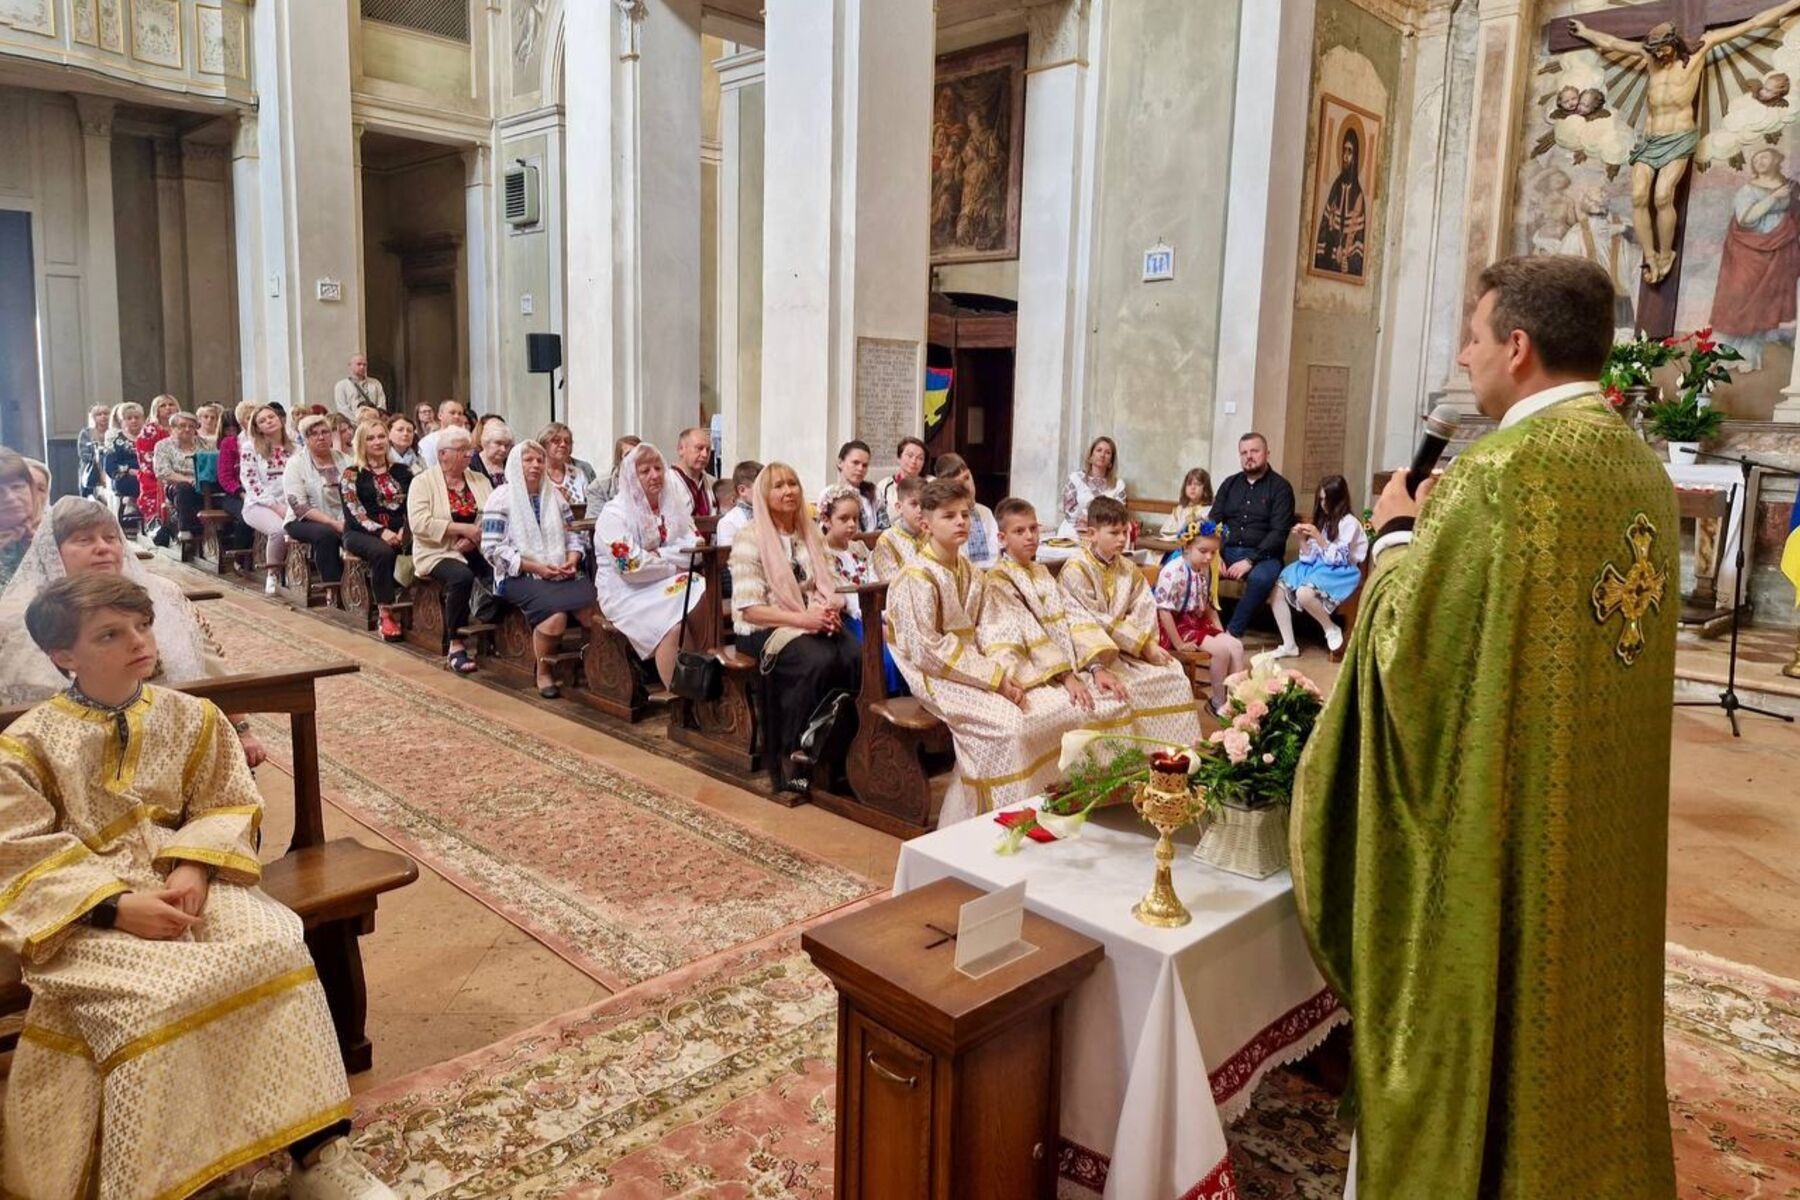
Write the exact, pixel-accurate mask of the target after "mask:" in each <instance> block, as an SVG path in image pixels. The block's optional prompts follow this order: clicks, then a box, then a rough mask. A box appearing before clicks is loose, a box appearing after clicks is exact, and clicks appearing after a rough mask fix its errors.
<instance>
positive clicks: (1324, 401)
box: [1296, 364, 1350, 513]
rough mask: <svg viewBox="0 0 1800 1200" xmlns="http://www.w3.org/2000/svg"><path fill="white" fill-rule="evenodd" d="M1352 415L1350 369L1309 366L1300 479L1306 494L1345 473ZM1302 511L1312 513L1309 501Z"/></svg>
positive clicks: (1307, 370) (1300, 486)
mask: <svg viewBox="0 0 1800 1200" xmlns="http://www.w3.org/2000/svg"><path fill="white" fill-rule="evenodd" d="M1349 415H1350V368H1349V367H1325V366H1319V365H1317V364H1309V365H1308V366H1307V368H1306V410H1305V419H1306V426H1305V428H1306V432H1305V436H1304V440H1303V442H1302V444H1301V452H1300V478H1299V480H1297V481H1296V482H1297V483H1298V485H1299V488H1300V490H1301V491H1303V492H1311V491H1313V490H1315V489H1316V488H1317V487H1318V486H1319V480H1321V479H1323V478H1325V477H1326V476H1327V475H1342V474H1343V473H1344V436H1345V434H1346V433H1347V432H1348V431H1347V430H1346V428H1345V424H1346V422H1347V420H1348V419H1349ZM1299 507H1300V508H1301V509H1302V510H1303V511H1305V512H1308V513H1310V512H1311V511H1312V504H1311V502H1310V501H1307V502H1305V503H1302V504H1300V505H1299Z"/></svg>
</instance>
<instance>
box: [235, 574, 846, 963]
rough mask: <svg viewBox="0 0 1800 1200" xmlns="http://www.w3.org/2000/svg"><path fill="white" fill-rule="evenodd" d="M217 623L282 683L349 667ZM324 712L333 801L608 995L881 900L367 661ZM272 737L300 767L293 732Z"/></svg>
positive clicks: (273, 725) (285, 633)
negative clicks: (320, 667)
mask: <svg viewBox="0 0 1800 1200" xmlns="http://www.w3.org/2000/svg"><path fill="white" fill-rule="evenodd" d="M206 616H207V620H208V623H209V625H210V626H211V627H212V630H213V632H214V634H215V635H216V636H217V637H218V639H219V641H220V642H221V643H222V644H223V645H224V647H225V650H226V653H227V655H228V656H229V658H230V659H231V660H232V661H233V662H238V663H255V664H257V667H258V668H259V669H264V670H281V669H283V668H294V667H300V666H306V665H316V664H318V663H320V662H330V661H338V660H341V659H342V658H343V655H342V654H340V653H339V652H338V651H336V650H335V649H333V648H331V647H329V646H327V645H325V644H323V643H321V642H318V641H315V640H313V639H311V638H308V637H306V636H304V635H302V634H298V633H295V632H293V631H291V630H290V629H288V628H286V627H285V626H284V627H282V628H280V629H279V630H275V629H272V628H271V627H269V626H266V625H263V624H261V623H259V622H257V621H256V620H255V618H254V616H253V614H252V613H251V612H248V611H246V610H244V609H241V608H239V607H237V606H236V605H232V604H226V603H221V604H214V605H210V606H208V608H207V611H206ZM472 694H473V695H476V696H479V695H480V694H481V693H479V692H473V691H472ZM319 701H320V703H319V714H318V727H319V750H320V753H319V757H320V769H321V773H322V775H323V778H324V786H325V789H326V791H327V794H328V795H329V796H330V798H331V800H332V802H333V803H335V804H337V805H338V806H339V807H341V808H342V809H343V810H344V811H345V812H347V813H349V814H350V815H351V816H353V817H355V818H356V819H357V820H359V821H362V822H364V823H365V824H368V825H370V826H371V827H373V828H375V829H377V830H379V831H380V832H381V833H382V835H383V836H385V837H388V838H390V839H392V840H393V841H394V842H395V843H397V844H398V845H400V846H402V847H403V848H405V850H406V851H407V852H408V853H409V854H412V855H413V856H414V857H416V858H418V859H419V860H421V861H422V862H425V863H427V864H429V865H430V866H431V868H432V869H433V870H435V871H437V872H439V873H440V874H442V875H443V876H444V877H445V878H447V879H449V880H450V881H451V882H452V883H454V884H456V885H457V886H458V887H460V888H462V889H463V890H464V891H467V892H468V893H469V894H470V895H472V896H474V897H475V898H476V899H477V900H480V901H481V902H482V903H484V904H486V905H488V906H489V907H490V908H492V909H494V910H495V911H496V912H498V913H500V914H501V915H502V916H504V917H505V918H507V919H508V920H510V921H512V922H513V923H515V924H517V925H518V926H520V927H521V928H522V929H524V930H526V931H527V932H529V933H530V934H531V935H532V936H533V937H535V938H537V939H539V940H540V941H542V942H543V943H544V944H545V945H547V946H549V947H550V948H551V949H552V950H554V951H555V952H556V953H558V954H560V955H562V956H563V957H564V958H566V959H567V960H568V961H569V962H571V963H573V964H574V965H575V966H576V967H578V968H580V969H581V970H583V971H585V972H587V973H588V974H589V975H591V976H593V977H594V978H595V979H596V980H598V981H599V982H601V983H602V984H605V985H606V986H607V987H610V988H614V989H617V988H620V987H627V986H629V985H631V984H634V983H637V982H639V981H641V980H645V979H649V978H652V977H654V976H657V975H661V974H663V973H665V972H667V971H671V970H673V969H675V968H677V967H680V966H681V965H683V964H685V963H689V962H693V961H695V960H697V959H701V958H704V957H706V956H708V955H711V954H715V953H718V952H720V951H723V950H726V949H728V948H730V947H732V946H737V945H741V944H743V943H746V942H750V941H754V940H756V939H758V938H762V937H765V936H767V935H769V934H771V933H774V932H776V931H779V930H781V929H784V928H787V927H789V926H792V925H795V924H797V923H798V922H801V921H804V920H806V919H807V918H810V917H814V916H817V915H819V914H821V913H824V912H828V911H830V910H832V909H834V908H837V907H839V906H841V905H844V904H847V903H849V902H850V901H852V900H855V899H857V898H859V897H862V896H866V895H869V894H871V893H872V892H874V891H876V890H877V888H876V885H875V884H874V883H872V882H871V881H870V880H867V879H864V878H862V877H860V876H858V875H855V874H853V873H851V872H848V871H844V870H841V869H840V868H838V867H836V866H833V865H831V864H830V863H827V862H825V861H823V860H821V859H817V858H814V857H812V856H811V855H808V854H804V853H801V852H799V851H796V850H793V849H791V848H789V847H788V846H786V845H784V844H782V843H781V842H778V841H776V840H774V839H772V838H769V837H766V836H764V835H762V834H760V833H757V832H756V831H754V830H751V829H748V828H746V827H744V826H742V825H739V824H737V823H736V822H734V821H731V820H730V819H729V818H726V817H724V816H721V815H720V814H719V813H717V812H715V811H714V810H712V809H709V808H707V807H706V806H705V805H702V804H699V803H696V802H694V801H690V800H686V799H683V798H682V797H679V796H676V795H673V794H671V793H669V792H667V791H664V790H662V789H660V788H656V787H652V786H650V785H648V784H646V783H644V782H642V781H640V780H638V779H636V778H634V777H632V776H630V775H627V774H625V773H623V772H621V771H618V770H616V769H614V768H613V767H610V766H608V765H607V764H606V763H605V762H604V761H602V760H601V759H599V758H596V757H594V756H592V755H587V754H582V753H580V752H578V751H574V750H570V749H568V748H567V747H566V746H563V745H560V744H557V743H553V742H550V741H548V740H546V739H544V738H541V737H538V736H536V735H535V734H532V733H530V732H527V731H525V730H522V729H519V728H516V727H514V726H512V725H509V724H506V723H504V722H501V721H498V720H495V719H494V718H492V717H491V716H489V715H488V714H487V713H485V712H484V711H483V710H481V709H480V708H477V707H474V706H472V705H469V704H465V703H462V702H460V701H457V700H454V699H450V698H448V697H445V696H443V695H441V694H439V693H437V692H435V691H432V690H429V689H424V688H420V687H418V686H417V685H415V684H412V683H409V682H407V681H406V680H403V679H401V678H399V677H397V676H394V675H391V674H388V673H387V672H384V671H382V670H380V669H378V668H374V667H371V666H369V665H368V664H366V663H365V664H364V665H363V669H362V670H361V672H359V673H358V674H355V675H345V676H339V677H336V678H331V679H325V680H321V681H320V683H319ZM260 732H263V735H264V736H263V740H264V741H265V742H266V743H267V744H268V745H269V747H270V748H271V752H272V753H273V754H274V756H275V757H276V759H277V761H278V762H281V763H282V765H284V766H285V765H286V763H285V755H286V752H287V737H286V722H285V719H284V718H283V719H276V720H270V721H269V722H268V728H267V729H266V730H265V731H260ZM652 900H654V903H651V901H652Z"/></svg>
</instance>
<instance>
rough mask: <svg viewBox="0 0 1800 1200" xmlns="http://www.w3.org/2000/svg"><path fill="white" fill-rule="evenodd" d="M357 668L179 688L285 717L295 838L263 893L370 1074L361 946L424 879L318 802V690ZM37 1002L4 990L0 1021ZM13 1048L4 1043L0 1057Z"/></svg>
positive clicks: (6, 717) (342, 1045)
mask: <svg viewBox="0 0 1800 1200" xmlns="http://www.w3.org/2000/svg"><path fill="white" fill-rule="evenodd" d="M357 669H358V668H357V666H356V664H355V663H349V662H345V663H335V664H332V665H330V666H324V667H313V668H308V669H306V670H302V671H287V672H282V673H280V674H271V675H228V676H225V677H222V678H218V679H207V680H201V681H198V682H195V683H190V684H185V685H183V686H182V688H181V690H182V691H184V692H188V693H190V694H192V695H195V696H203V697H205V698H206V699H208V700H211V701H212V702H213V703H215V704H217V705H218V706H219V707H220V708H221V709H223V710H224V711H226V712H232V713H286V714H287V715H288V729H289V733H290V737H291V739H292V749H293V771H294V837H293V841H292V842H291V843H290V844H289V846H288V851H287V853H286V854H284V855H282V856H281V857H280V858H278V859H276V860H275V861H274V862H271V863H266V864H264V866H263V878H262V888H263V891H265V892H267V893H268V894H269V895H270V896H272V897H273V898H275V899H276V900H279V901H280V902H281V903H283V904H285V905H287V906H288V907H289V908H290V909H292V910H293V911H294V912H295V914H296V915H298V916H299V918H300V920H301V922H302V924H304V925H305V927H306V945H307V948H308V949H309V950H311V951H312V957H313V963H314V965H315V966H316V967H317V968H318V971H319V982H320V984H321V985H322V986H323V987H324V990H325V999H326V1002H327V1004H328V1005H329V1006H330V1008H331V1020H332V1024H333V1025H334V1026H335V1027H336V1030H337V1039H338V1050H339V1052H340V1053H341V1054H342V1055H343V1058H344V1067H345V1069H346V1070H347V1071H349V1072H350V1073H352V1074H355V1073H356V1072H358V1071H366V1070H368V1069H369V1065H370V1063H371V1061H372V1058H373V1053H372V1048H371V1047H370V1044H369V1038H368V1033H367V1029H366V1022H367V1017H368V1007H369V999H368V988H367V985H366V984H365V982H364V980H363V965H362V948H361V945H360V943H359V941H358V939H360V938H361V937H363V936H364V935H365V934H368V933H370V932H372V931H373V930H374V928H375V908H376V903H377V901H378V899H379V898H380V896H381V894H382V893H384V892H391V891H393V890H394V889H396V888H401V887H405V886H406V885H407V884H409V883H411V882H413V881H414V880H415V879H417V878H418V877H419V868H418V866H417V865H416V864H414V862H413V861H412V859H410V858H408V857H406V856H405V855H404V854H396V853H394V852H393V851H391V850H376V849H373V848H371V847H369V846H365V845H363V844H362V843H361V842H358V841H356V840H355V839H354V838H335V839H333V840H331V841H326V840H325V816H324V808H323V804H322V801H321V798H320V795H319V735H318V726H317V723H316V717H315V714H316V713H317V711H318V693H317V688H316V682H317V681H318V680H320V679H324V678H328V677H330V676H333V675H348V674H350V673H352V672H354V671H356V670H357ZM29 707H30V706H29V705H20V706H18V707H14V708H7V709H0V730H3V729H5V728H6V727H7V726H8V725H10V724H12V722H13V721H15V720H17V719H18V718H19V717H20V716H22V715H23V714H24V713H25V712H26V711H27V710H28V708H29ZM29 1001H30V994H29V992H28V991H27V989H26V988H25V986H24V985H23V984H21V983H11V984H0V1014H6V1013H12V1012H16V1011H22V1010H23V1009H24V1008H25V1006H26V1005H27V1004H28V1003H29ZM13 1041H16V1037H14V1038H12V1039H11V1040H8V1039H0V1049H10V1048H11V1043H12V1042H13Z"/></svg>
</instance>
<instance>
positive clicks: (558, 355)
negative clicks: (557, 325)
mask: <svg viewBox="0 0 1800 1200" xmlns="http://www.w3.org/2000/svg"><path fill="white" fill-rule="evenodd" d="M525 361H526V363H527V364H528V365H529V366H530V368H531V373H532V374H533V375H542V374H543V373H544V372H546V371H554V370H556V368H558V367H560V366H562V337H561V335H559V334H554V333H528V334H526V335H525Z"/></svg>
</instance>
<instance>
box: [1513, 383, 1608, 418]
mask: <svg viewBox="0 0 1800 1200" xmlns="http://www.w3.org/2000/svg"><path fill="white" fill-rule="evenodd" d="M1599 390H1600V385H1599V383H1597V382H1596V381H1594V380H1591V379H1584V380H1581V381H1580V382H1578V383H1559V384H1557V385H1556V386H1555V387H1553V388H1545V389H1544V390H1543V391H1541V392H1534V393H1532V394H1531V395H1529V396H1527V397H1525V398H1524V399H1523V400H1521V401H1519V402H1518V403H1517V404H1515V405H1513V406H1512V407H1511V408H1509V409H1507V410H1506V415H1505V416H1503V417H1501V418H1500V428H1502V429H1511V428H1512V427H1513V426H1514V425H1517V424H1518V423H1519V422H1520V421H1523V420H1526V419H1527V418H1529V417H1535V416H1537V415H1538V414H1539V413H1541V412H1543V411H1544V410H1545V409H1546V408H1549V407H1550V406H1551V405H1552V404H1561V403H1562V402H1563V401H1564V400H1573V399H1575V397H1577V396H1592V395H1594V394H1596V393H1597V392H1599Z"/></svg>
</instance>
